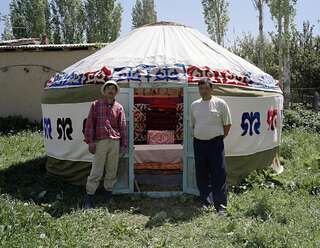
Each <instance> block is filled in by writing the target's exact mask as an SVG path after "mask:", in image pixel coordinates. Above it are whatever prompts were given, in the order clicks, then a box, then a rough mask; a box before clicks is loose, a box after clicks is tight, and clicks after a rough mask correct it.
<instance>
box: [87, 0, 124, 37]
mask: <svg viewBox="0 0 320 248" xmlns="http://www.w3.org/2000/svg"><path fill="white" fill-rule="evenodd" d="M85 9H86V20H87V22H86V23H87V24H86V31H87V41H88V42H112V41H114V40H115V39H116V38H118V36H119V34H120V27H121V15H122V12H123V9H122V7H121V5H120V3H118V2H117V1H116V0H107V1H106V0H87V1H86V2H85Z"/></svg>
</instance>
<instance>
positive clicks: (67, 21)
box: [51, 0, 85, 44]
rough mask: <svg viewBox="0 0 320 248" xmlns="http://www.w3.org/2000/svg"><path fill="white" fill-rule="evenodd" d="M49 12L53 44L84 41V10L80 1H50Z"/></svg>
mask: <svg viewBox="0 0 320 248" xmlns="http://www.w3.org/2000/svg"><path fill="white" fill-rule="evenodd" d="M51 11H52V15H53V18H52V27H53V37H54V42H55V43H61V42H64V43H70V44H72V43H81V42H83V41H84V38H85V35H84V31H85V10H84V4H83V2H82V0H52V1H51Z"/></svg>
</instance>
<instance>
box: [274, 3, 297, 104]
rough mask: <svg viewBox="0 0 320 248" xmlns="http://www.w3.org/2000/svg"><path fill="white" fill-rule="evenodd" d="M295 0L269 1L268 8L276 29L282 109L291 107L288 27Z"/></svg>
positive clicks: (293, 11) (290, 22)
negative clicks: (281, 85) (281, 86)
mask: <svg viewBox="0 0 320 248" xmlns="http://www.w3.org/2000/svg"><path fill="white" fill-rule="evenodd" d="M296 2H297V0H269V3H268V5H269V8H270V13H271V16H272V18H273V19H274V20H275V21H276V26H277V29H278V33H277V39H278V58H279V68H280V73H279V75H281V76H280V78H279V80H281V81H282V82H283V93H284V107H285V108H289V107H290V105H291V89H290V85H291V77H290V73H291V70H290V46H289V40H290V25H291V24H292V22H293V18H294V16H295V5H296Z"/></svg>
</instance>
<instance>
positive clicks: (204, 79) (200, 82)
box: [198, 78, 213, 89]
mask: <svg viewBox="0 0 320 248" xmlns="http://www.w3.org/2000/svg"><path fill="white" fill-rule="evenodd" d="M204 84H207V85H208V86H209V87H210V88H211V89H212V88H213V84H212V82H211V80H210V79H209V78H201V79H200V80H199V82H198V86H200V85H204Z"/></svg>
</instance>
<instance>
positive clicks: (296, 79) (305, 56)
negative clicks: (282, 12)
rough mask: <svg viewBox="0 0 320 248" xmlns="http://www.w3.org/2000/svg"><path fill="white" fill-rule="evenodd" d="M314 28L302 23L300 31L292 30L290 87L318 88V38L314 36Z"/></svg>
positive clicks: (319, 42) (319, 71) (319, 44)
mask: <svg viewBox="0 0 320 248" xmlns="http://www.w3.org/2000/svg"><path fill="white" fill-rule="evenodd" d="M313 30H314V26H312V25H311V24H310V23H309V22H308V21H306V22H304V23H303V28H302V31H298V30H297V29H296V28H294V29H293V30H292V36H291V39H290V48H291V49H290V58H291V71H292V73H291V78H292V87H295V88H319V87H320V79H319V75H320V36H314V34H313Z"/></svg>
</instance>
